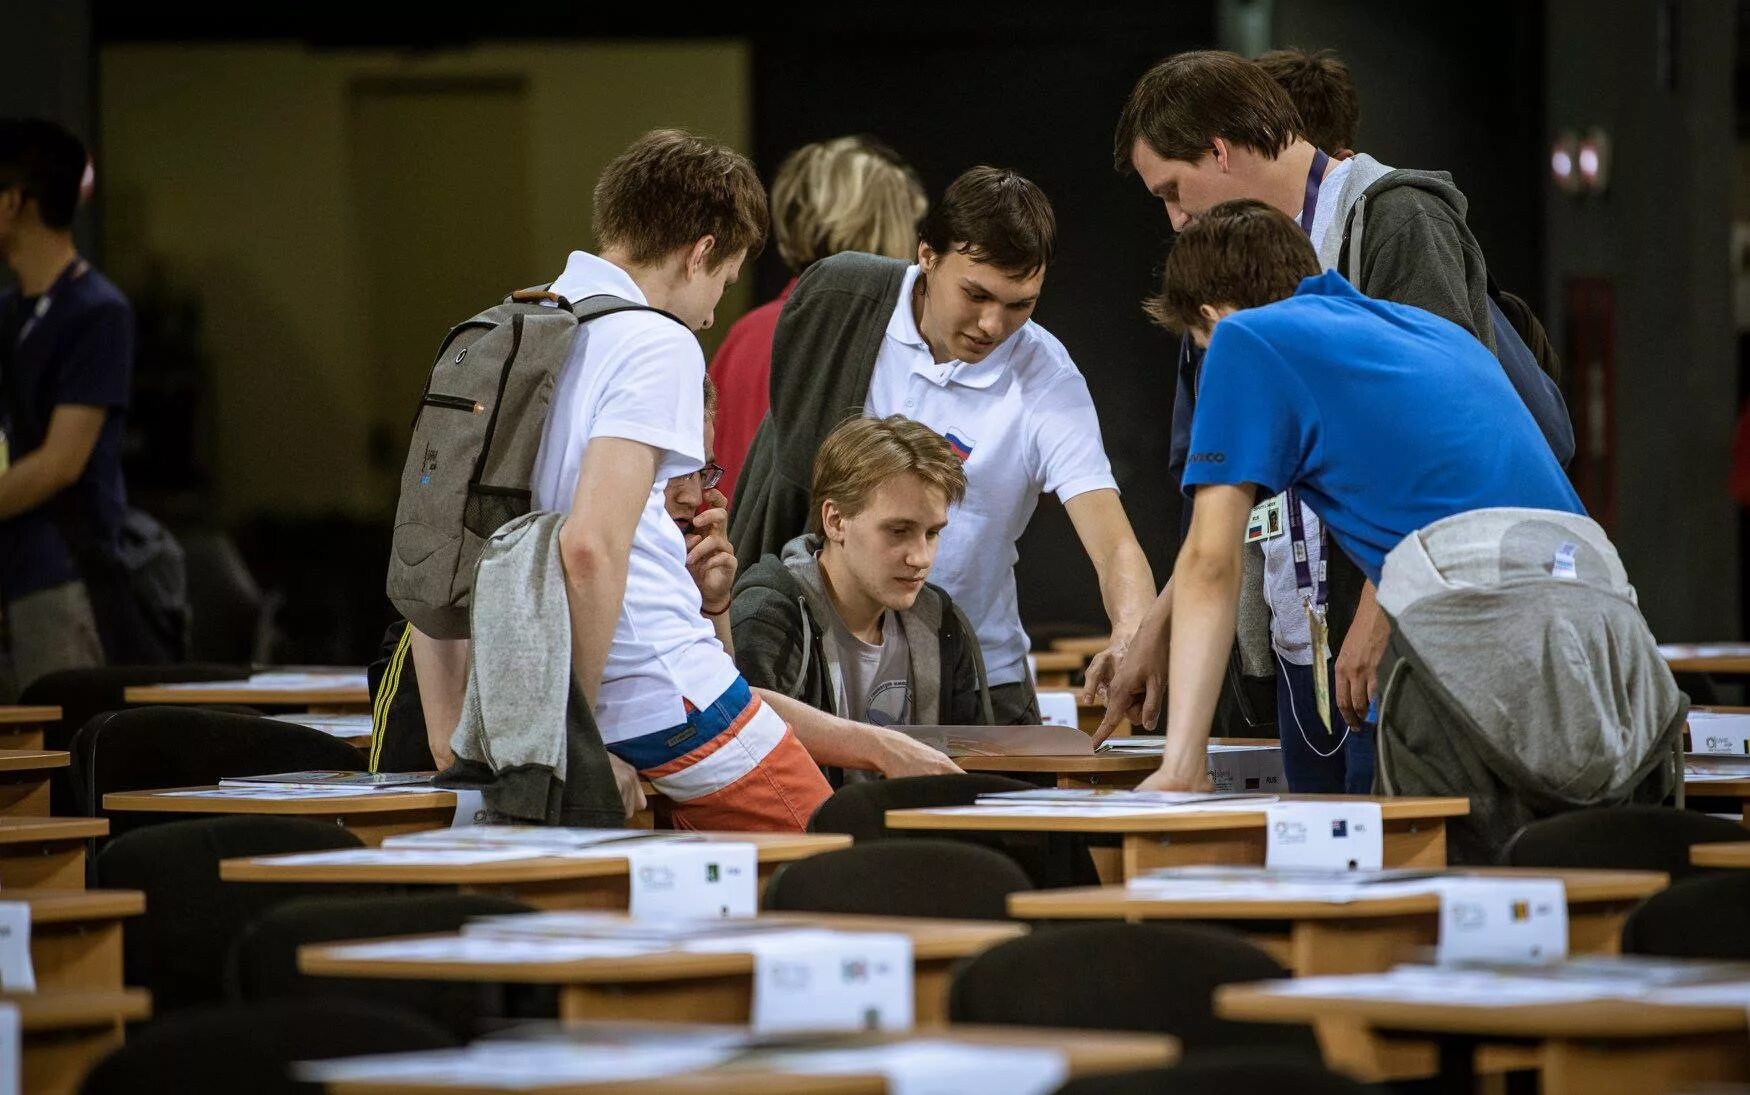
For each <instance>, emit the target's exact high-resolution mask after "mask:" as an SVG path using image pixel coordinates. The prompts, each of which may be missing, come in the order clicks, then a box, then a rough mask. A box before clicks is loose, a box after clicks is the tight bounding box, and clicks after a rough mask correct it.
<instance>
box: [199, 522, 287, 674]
mask: <svg viewBox="0 0 1750 1095" xmlns="http://www.w3.org/2000/svg"><path fill="white" fill-rule="evenodd" d="M177 538H178V539H179V540H180V541H181V543H182V556H183V565H184V568H185V569H186V570H187V572H188V604H189V609H190V613H189V637H188V653H189V657H191V658H200V659H203V660H204V659H214V660H217V659H225V658H235V659H237V660H238V661H254V660H256V659H258V658H259V659H265V658H266V657H267V650H266V645H267V644H266V643H265V642H264V641H263V640H264V638H265V636H266V633H267V632H266V628H265V627H264V626H263V624H264V619H265V616H266V602H265V600H264V599H263V597H262V594H261V586H260V585H258V584H257V583H256V581H255V576H254V575H253V574H251V573H249V566H248V564H246V563H245V562H244V561H243V555H242V553H240V552H239V551H238V550H237V544H236V542H235V541H234V540H232V539H231V537H230V535H229V534H227V533H224V532H221V531H218V530H216V529H206V530H202V531H194V530H184V531H183V532H182V533H180V534H179V535H178V537H177ZM208 679H211V680H222V679H224V678H219V677H214V678H208Z"/></svg>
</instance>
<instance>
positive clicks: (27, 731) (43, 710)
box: [0, 707, 61, 749]
mask: <svg viewBox="0 0 1750 1095" xmlns="http://www.w3.org/2000/svg"><path fill="white" fill-rule="evenodd" d="M60 721H61V709H60V708H59V707H0V747H4V748H7V749H41V748H42V747H43V728H44V727H46V726H48V725H49V724H50V723H56V722H60Z"/></svg>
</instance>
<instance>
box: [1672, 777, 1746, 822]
mask: <svg viewBox="0 0 1750 1095" xmlns="http://www.w3.org/2000/svg"><path fill="white" fill-rule="evenodd" d="M1683 794H1684V796H1685V798H1730V799H1737V800H1738V810H1739V813H1740V817H1741V819H1742V821H1743V823H1744V824H1745V825H1750V779H1705V780H1697V779H1686V780H1684V781H1683Z"/></svg>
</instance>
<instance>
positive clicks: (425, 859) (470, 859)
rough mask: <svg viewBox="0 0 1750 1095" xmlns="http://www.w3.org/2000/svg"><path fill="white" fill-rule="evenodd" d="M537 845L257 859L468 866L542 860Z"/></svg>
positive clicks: (282, 863) (289, 863)
mask: <svg viewBox="0 0 1750 1095" xmlns="http://www.w3.org/2000/svg"><path fill="white" fill-rule="evenodd" d="M542 858H545V853H544V852H542V851H541V850H540V849H539V848H340V849H336V850H335V851H330V852H295V853H293V854H291V855H276V856H270V857H267V858H265V859H262V860H258V861H257V862H263V863H267V864H270V865H271V866H275V867H471V866H476V865H478V864H483V863H508V862H512V861H514V860H518V859H542Z"/></svg>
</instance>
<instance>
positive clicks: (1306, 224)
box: [1300, 148, 1331, 236]
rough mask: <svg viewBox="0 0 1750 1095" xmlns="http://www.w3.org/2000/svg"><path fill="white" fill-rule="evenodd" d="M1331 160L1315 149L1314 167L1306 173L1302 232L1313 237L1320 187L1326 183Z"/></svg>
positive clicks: (1302, 208)
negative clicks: (1326, 172) (1326, 170)
mask: <svg viewBox="0 0 1750 1095" xmlns="http://www.w3.org/2000/svg"><path fill="white" fill-rule="evenodd" d="M1330 162H1331V158H1330V157H1329V156H1327V155H1325V154H1324V152H1322V151H1320V150H1319V149H1316V148H1315V149H1313V161H1312V167H1310V168H1309V169H1307V173H1306V201H1305V202H1304V203H1302V205H1301V207H1300V230H1301V231H1302V232H1305V233H1306V234H1307V235H1309V236H1310V235H1312V226H1313V215H1314V214H1315V213H1317V212H1318V209H1319V187H1320V186H1321V185H1323V184H1324V181H1325V166H1326V165H1327V164H1329V163H1330Z"/></svg>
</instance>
